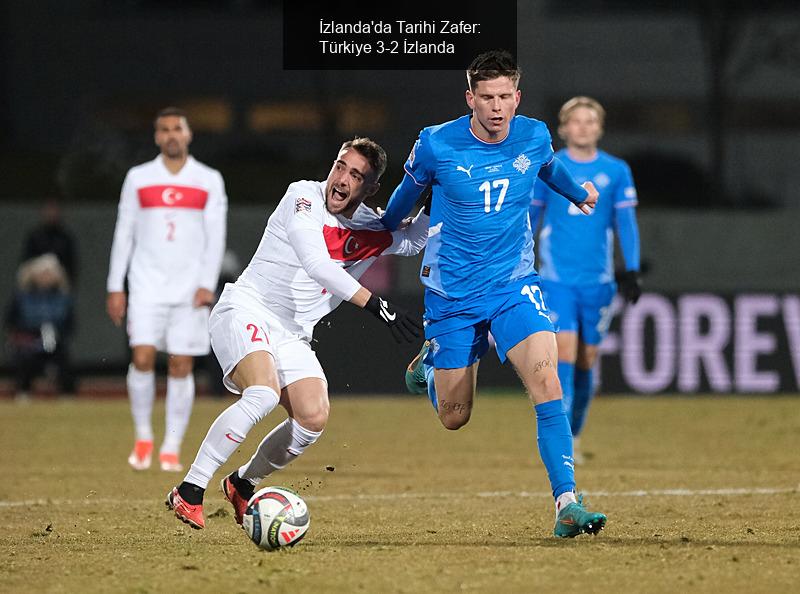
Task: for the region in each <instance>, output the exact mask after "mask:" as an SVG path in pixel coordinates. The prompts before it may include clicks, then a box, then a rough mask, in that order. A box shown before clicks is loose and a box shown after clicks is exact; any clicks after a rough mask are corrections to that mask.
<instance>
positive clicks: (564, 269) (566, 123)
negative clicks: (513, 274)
mask: <svg viewBox="0 0 800 594" xmlns="http://www.w3.org/2000/svg"><path fill="white" fill-rule="evenodd" d="M558 120H559V127H558V133H559V136H560V137H561V138H562V139H563V140H564V141H565V142H566V145H567V148H566V149H562V150H560V151H559V152H558V153H556V158H557V159H559V160H560V161H561V162H562V163H563V164H564V165H565V166H566V168H567V169H568V170H569V172H570V173H571V174H572V176H573V177H574V178H575V179H576V180H577V181H579V182H586V181H591V182H593V183H594V184H595V185H596V186H597V187H598V188H599V189H600V191H601V192H602V193H603V200H602V201H600V202H599V203H598V205H597V208H595V209H594V210H593V211H592V214H591V216H588V217H586V216H582V213H581V212H580V211H579V210H578V209H577V208H575V206H573V205H572V204H569V203H567V202H565V201H564V200H562V199H561V197H560V196H558V195H557V194H556V193H555V192H553V190H551V189H550V188H549V187H548V186H547V184H545V183H542V182H537V183H536V184H535V185H534V189H533V199H532V201H531V207H530V217H531V228H532V229H533V230H534V231H535V230H536V228H537V227H538V224H539V220H540V218H542V214H544V224H543V226H542V231H541V233H540V234H539V260H540V264H539V274H540V275H541V277H542V290H543V291H544V297H545V300H546V301H547V305H548V307H550V312H551V319H552V320H553V323H554V324H555V326H556V328H557V329H558V334H557V335H556V343H557V344H558V377H559V379H560V380H561V389H562V390H563V392H564V396H563V399H564V408H565V409H566V411H567V415H568V417H569V419H570V426H571V428H572V435H573V438H574V444H573V447H574V456H575V462H576V463H581V462H583V456H582V454H581V449H580V434H581V430H582V429H583V426H584V423H585V421H586V415H587V413H588V410H589V403H590V402H591V400H592V395H593V393H594V381H593V377H592V367H593V366H594V362H595V360H596V359H597V351H598V348H599V345H600V342H601V341H602V340H603V336H604V335H605V333H606V331H607V330H608V324H609V322H610V319H611V300H612V299H613V297H614V293H615V292H616V285H615V283H614V257H613V256H614V232H616V234H617V237H618V238H619V243H620V247H621V249H622V256H623V258H624V260H625V272H624V273H623V274H622V276H621V277H620V290H621V291H622V294H623V296H624V297H625V299H626V300H627V301H628V302H629V303H636V301H637V300H638V299H639V296H640V295H641V292H642V291H641V288H640V285H639V275H638V271H639V230H638V227H637V224H636V188H635V187H634V185H633V177H632V176H631V170H630V168H629V167H628V165H627V163H625V161H623V160H621V159H617V158H616V157H613V156H611V155H609V154H608V153H606V152H604V151H601V150H598V148H597V143H598V141H599V140H600V137H601V136H602V134H603V123H604V120H605V110H604V109H603V107H602V106H601V105H600V104H599V103H598V102H597V101H595V100H594V99H592V98H590V97H573V98H572V99H570V100H569V101H567V102H566V103H565V104H564V105H563V107H562V108H561V110H560V112H559V114H558Z"/></svg>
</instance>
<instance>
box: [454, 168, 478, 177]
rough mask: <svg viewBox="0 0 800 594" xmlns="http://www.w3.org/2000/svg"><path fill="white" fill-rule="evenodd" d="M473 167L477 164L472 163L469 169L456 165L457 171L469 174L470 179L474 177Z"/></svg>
mask: <svg viewBox="0 0 800 594" xmlns="http://www.w3.org/2000/svg"><path fill="white" fill-rule="evenodd" d="M473 167H475V165H470V166H469V169H464V168H463V167H462V166H461V165H458V166H456V171H463V172H464V173H466V174H467V176H469V178H470V179H472V168H473Z"/></svg>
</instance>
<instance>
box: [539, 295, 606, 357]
mask: <svg viewBox="0 0 800 594" xmlns="http://www.w3.org/2000/svg"><path fill="white" fill-rule="evenodd" d="M542 290H543V291H544V295H545V299H547V304H548V305H549V306H550V310H551V319H552V320H553V324H554V325H555V327H556V330H557V331H558V332H576V333H578V335H579V338H580V340H581V342H583V343H584V344H589V345H598V344H600V343H601V342H602V341H603V338H604V337H605V335H606V332H608V325H609V324H610V323H611V301H612V300H613V299H614V294H615V293H616V292H617V285H616V284H615V283H603V284H599V285H584V286H578V287H571V286H569V285H565V284H562V283H559V282H554V281H547V280H543V281H542Z"/></svg>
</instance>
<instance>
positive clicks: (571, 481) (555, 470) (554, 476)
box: [535, 400, 575, 497]
mask: <svg viewBox="0 0 800 594" xmlns="http://www.w3.org/2000/svg"><path fill="white" fill-rule="evenodd" d="M535 409H536V423H537V429H536V430H537V433H538V434H539V437H538V439H537V441H538V442H539V455H540V456H541V457H542V462H544V467H545V468H546V469H547V476H548V478H549V479H550V486H551V487H552V489H553V497H558V496H559V495H561V494H562V493H566V492H567V491H574V490H575V467H574V462H573V460H572V433H571V432H570V430H569V421H568V420H567V414H566V413H565V412H564V409H563V408H562V405H561V401H560V400H550V401H549V402H543V403H542V404H537V405H536V406H535Z"/></svg>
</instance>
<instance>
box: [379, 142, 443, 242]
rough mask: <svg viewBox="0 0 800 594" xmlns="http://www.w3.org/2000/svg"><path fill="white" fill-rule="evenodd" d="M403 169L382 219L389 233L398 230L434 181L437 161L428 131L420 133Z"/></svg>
mask: <svg viewBox="0 0 800 594" xmlns="http://www.w3.org/2000/svg"><path fill="white" fill-rule="evenodd" d="M403 169H404V170H405V175H404V176H403V180H402V181H401V182H400V185H398V186H397V187H396V188H395V190H394V192H392V195H391V197H390V198H389V203H388V204H387V205H386V211H385V212H384V213H383V216H382V217H381V222H382V223H383V226H384V227H386V228H387V229H389V231H394V230H396V229H397V227H398V226H399V225H400V222H401V221H402V220H403V218H404V217H405V216H406V215H407V214H408V213H409V211H410V210H411V208H412V207H413V206H414V203H415V202H416V201H417V199H418V198H419V196H420V194H422V191H423V190H424V189H425V188H426V187H427V186H428V185H430V184H431V182H432V181H433V177H434V172H435V171H436V161H435V157H434V156H433V151H432V150H431V145H430V133H429V131H428V130H423V131H422V132H420V135H419V138H417V141H416V142H415V143H414V146H413V147H412V149H411V153H410V154H409V155H408V159H407V160H406V162H405V165H403Z"/></svg>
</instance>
